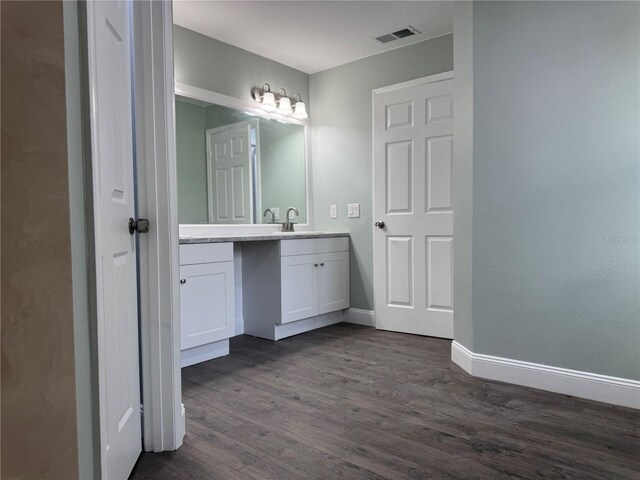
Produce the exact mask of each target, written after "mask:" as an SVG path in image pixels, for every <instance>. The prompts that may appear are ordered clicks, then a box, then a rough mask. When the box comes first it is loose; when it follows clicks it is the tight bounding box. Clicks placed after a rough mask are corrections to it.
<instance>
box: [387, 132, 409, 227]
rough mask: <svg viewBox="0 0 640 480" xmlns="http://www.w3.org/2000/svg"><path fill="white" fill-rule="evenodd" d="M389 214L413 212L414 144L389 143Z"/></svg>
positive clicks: (406, 142) (407, 142) (405, 142)
mask: <svg viewBox="0 0 640 480" xmlns="http://www.w3.org/2000/svg"><path fill="white" fill-rule="evenodd" d="M385 174H386V188H385V193H386V195H385V196H386V205H387V208H386V210H387V213H388V214H393V213H411V212H412V210H413V203H412V202H413V195H412V194H411V190H412V188H413V182H412V178H413V142H411V141H404V142H393V143H387V145H386V152H385Z"/></svg>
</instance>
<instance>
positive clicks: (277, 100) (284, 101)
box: [251, 83, 309, 120]
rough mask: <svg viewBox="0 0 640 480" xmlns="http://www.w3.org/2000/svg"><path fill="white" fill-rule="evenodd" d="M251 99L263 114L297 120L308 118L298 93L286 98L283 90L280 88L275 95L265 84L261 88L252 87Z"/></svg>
mask: <svg viewBox="0 0 640 480" xmlns="http://www.w3.org/2000/svg"><path fill="white" fill-rule="evenodd" d="M251 97H252V98H253V99H254V100H255V101H256V102H257V103H259V104H260V106H261V107H262V109H263V110H264V111H265V112H269V113H276V112H277V113H278V114H280V115H282V116H283V117H290V116H292V117H293V118H296V119H298V120H304V119H305V118H309V115H308V114H307V107H306V105H305V104H304V102H303V101H302V96H301V95H300V94H299V93H296V94H295V95H294V96H293V99H292V98H290V97H288V96H287V92H286V91H285V89H284V88H281V89H280V90H279V91H278V93H277V94H276V93H273V92H272V91H271V86H270V85H269V84H268V83H265V84H264V85H263V86H262V88H260V87H253V88H252V89H251Z"/></svg>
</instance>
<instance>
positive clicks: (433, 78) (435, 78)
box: [371, 70, 455, 328]
mask: <svg viewBox="0 0 640 480" xmlns="http://www.w3.org/2000/svg"><path fill="white" fill-rule="evenodd" d="M453 79H454V71H453V70H448V71H446V72H441V73H435V74H433V75H427V76H426V77H421V78H416V79H413V80H408V81H406V82H401V83H395V84H393V85H387V86H385V87H379V88H374V89H373V90H371V173H372V174H371V206H372V211H374V210H375V209H374V208H373V206H374V205H375V201H376V190H375V184H376V183H375V182H376V177H375V161H376V158H375V135H376V131H375V104H374V102H375V97H376V95H378V94H380V93H387V92H393V91H395V90H402V89H404V88H408V87H415V86H418V85H426V84H429V83H436V82H442V81H444V80H453ZM454 93H455V85H454ZM453 108H454V115H455V97H454V106H453ZM453 141H454V145H455V136H454V140H453ZM452 183H453V182H452ZM374 235H375V230H373V229H372V230H371V244H372V250H373V248H375V238H374ZM373 254H374V257H375V254H376V252H375V251H373ZM453 255H454V257H453V261H452V263H453V262H455V252H454V253H453ZM375 275H376V270H375V268H374V269H373V275H372V281H373V285H374V289H373V305H374V306H375V304H376V295H379V294H380V293H379V292H376V289H375V284H376V281H375ZM454 297H455V295H454ZM376 318H377V316H376V315H375V310H374V316H373V319H374V326H375V327H376V328H378V325H377V320H376ZM453 321H454V324H455V312H454V317H453Z"/></svg>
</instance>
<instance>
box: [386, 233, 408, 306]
mask: <svg viewBox="0 0 640 480" xmlns="http://www.w3.org/2000/svg"><path fill="white" fill-rule="evenodd" d="M386 257H387V262H386V263H387V271H386V277H387V288H386V293H387V294H386V297H387V305H395V306H403V307H413V277H414V272H413V270H414V268H413V267H414V265H413V238H412V237H409V236H404V237H400V236H388V237H387V249H386Z"/></svg>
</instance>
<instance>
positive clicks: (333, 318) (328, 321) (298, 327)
mask: <svg viewBox="0 0 640 480" xmlns="http://www.w3.org/2000/svg"><path fill="white" fill-rule="evenodd" d="M343 318H344V314H343V313H342V310H340V311H337V312H331V313H323V314H322V315H318V316H315V317H311V318H305V319H304V320H297V321H295V322H291V323H283V324H277V325H275V328H274V330H273V338H269V337H264V338H269V340H282V339H283V338H287V337H292V336H293V335H298V334H300V333H304V332H309V331H311V330H315V329H316V328H322V327H327V326H329V325H333V324H335V323H340V322H342V321H343Z"/></svg>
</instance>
